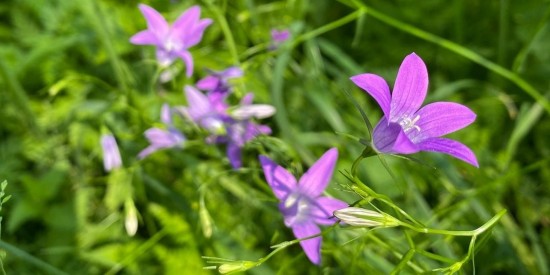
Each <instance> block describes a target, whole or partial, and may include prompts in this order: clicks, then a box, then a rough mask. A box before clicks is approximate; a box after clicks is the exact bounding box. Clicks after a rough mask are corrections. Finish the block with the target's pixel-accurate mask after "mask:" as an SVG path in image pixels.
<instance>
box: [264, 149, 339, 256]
mask: <svg viewBox="0 0 550 275" xmlns="http://www.w3.org/2000/svg"><path fill="white" fill-rule="evenodd" d="M337 158H338V151H337V150H336V148H332V149H330V150H328V151H327V152H326V153H325V154H323V156H321V158H320V159H319V160H317V162H315V163H314V164H313V165H312V166H311V167H310V168H309V170H308V171H307V172H306V173H305V174H304V175H303V176H302V177H301V178H300V180H299V181H296V178H295V177H294V176H293V175H292V174H291V173H290V172H288V171H287V170H285V169H284V168H283V167H281V166H279V165H277V164H276V163H275V162H273V161H272V160H271V159H269V158H268V157H266V156H260V163H261V165H262V168H263V171H264V175H265V178H266V181H267V183H268V184H269V186H270V187H271V189H272V190H273V193H274V194H275V197H277V199H279V201H280V203H279V210H280V211H281V213H282V214H283V216H284V222H285V225H286V226H287V227H289V228H291V229H292V232H293V233H294V236H296V238H298V239H301V238H306V237H309V236H312V235H316V234H319V233H321V229H320V228H319V225H332V224H334V223H335V222H336V219H334V218H332V216H333V212H334V211H335V210H338V209H342V208H344V207H347V206H348V204H347V203H345V202H343V201H340V200H338V199H334V198H329V197H324V196H321V194H322V193H323V191H324V190H325V188H326V187H327V185H328V183H329V181H330V179H331V178H332V173H333V171H334V166H335V165H336V160H337ZM321 242H322V237H321V236H319V237H315V238H311V239H308V240H304V241H301V242H300V245H301V246H302V248H303V249H304V252H305V253H306V255H307V257H308V258H309V260H310V261H311V262H312V263H314V264H316V265H318V264H320V263H321V251H320V249H321Z"/></svg>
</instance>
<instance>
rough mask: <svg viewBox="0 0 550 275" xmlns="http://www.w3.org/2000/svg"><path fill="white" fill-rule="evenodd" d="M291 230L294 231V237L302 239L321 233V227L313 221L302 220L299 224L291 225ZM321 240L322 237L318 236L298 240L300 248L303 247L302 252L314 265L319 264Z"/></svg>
mask: <svg viewBox="0 0 550 275" xmlns="http://www.w3.org/2000/svg"><path fill="white" fill-rule="evenodd" d="M292 232H294V236H296V238H298V239H302V238H306V237H309V236H312V235H315V234H319V233H321V229H319V227H318V226H317V225H316V224H315V223H313V222H304V223H301V224H299V225H295V226H293V227H292ZM322 241H323V239H322V238H321V237H320V236H319V237H315V238H313V239H308V240H305V241H301V242H300V245H301V246H302V249H304V252H305V253H306V256H307V257H308V259H309V260H310V261H311V262H312V263H314V264H316V265H319V264H320V263H321V242H322Z"/></svg>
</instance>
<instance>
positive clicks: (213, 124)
mask: <svg viewBox="0 0 550 275" xmlns="http://www.w3.org/2000/svg"><path fill="white" fill-rule="evenodd" d="M184 92H185V97H186V98H187V104H188V105H189V106H188V107H180V108H179V111H180V112H181V113H183V115H184V116H185V117H187V118H189V119H190V120H191V121H193V122H195V123H196V124H198V125H199V126H201V127H202V128H204V129H206V130H208V131H209V132H211V133H212V134H225V132H226V131H225V127H224V124H225V123H226V122H227V121H228V120H229V119H230V118H229V116H228V115H227V108H228V105H227V104H226V103H225V101H223V98H216V99H213V98H208V97H207V96H206V95H204V94H203V93H201V92H200V91H199V90H197V89H195V88H194V87H192V86H189V85H187V86H185V88H184Z"/></svg>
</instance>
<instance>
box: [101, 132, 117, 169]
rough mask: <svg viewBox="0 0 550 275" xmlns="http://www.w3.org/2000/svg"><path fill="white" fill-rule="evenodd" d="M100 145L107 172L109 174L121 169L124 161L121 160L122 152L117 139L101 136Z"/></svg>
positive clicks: (109, 135)
mask: <svg viewBox="0 0 550 275" xmlns="http://www.w3.org/2000/svg"><path fill="white" fill-rule="evenodd" d="M100 143H101V149H102V151H103V167H104V168H105V171H107V172H109V171H112V170H113V169H116V168H120V167H121V166H122V159H121V158H120V151H119V150H118V145H117V143H116V139H115V137H114V136H113V135H111V134H104V135H101V138H100Z"/></svg>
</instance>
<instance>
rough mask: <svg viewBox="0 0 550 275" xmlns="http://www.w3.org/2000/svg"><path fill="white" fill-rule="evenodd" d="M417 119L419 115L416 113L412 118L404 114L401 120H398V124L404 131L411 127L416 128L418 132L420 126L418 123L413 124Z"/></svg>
mask: <svg viewBox="0 0 550 275" xmlns="http://www.w3.org/2000/svg"><path fill="white" fill-rule="evenodd" d="M419 119H420V115H416V116H415V117H414V118H413V119H411V118H409V117H408V116H406V117H404V118H403V119H402V120H401V121H399V125H401V127H402V128H403V131H405V133H406V132H408V131H410V130H411V129H416V130H417V131H418V132H420V127H419V126H418V125H415V124H416V122H418V120H419Z"/></svg>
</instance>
